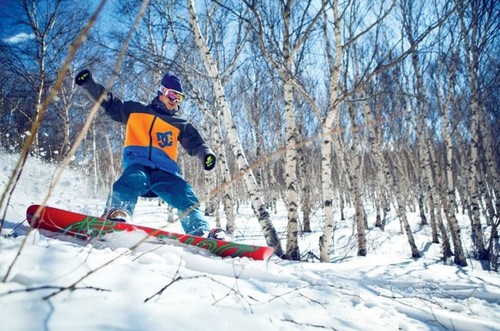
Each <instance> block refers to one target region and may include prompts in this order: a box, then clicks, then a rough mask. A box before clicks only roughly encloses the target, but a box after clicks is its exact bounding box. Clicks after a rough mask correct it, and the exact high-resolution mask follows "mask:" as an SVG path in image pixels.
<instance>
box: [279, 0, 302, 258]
mask: <svg viewBox="0 0 500 331" xmlns="http://www.w3.org/2000/svg"><path fill="white" fill-rule="evenodd" d="M292 2H293V0H287V2H286V4H285V7H284V10H283V46H282V47H283V58H284V60H285V72H286V73H287V75H286V76H285V77H286V78H287V79H286V80H285V81H284V84H283V96H284V101H285V118H286V126H285V135H286V137H285V139H286V153H285V185H286V201H287V209H288V222H287V243H286V258H287V259H289V260H300V251H299V240H298V232H299V225H298V223H299V213H298V210H297V208H298V190H297V126H296V123H295V107H294V106H293V85H292V83H291V77H290V76H289V75H288V74H289V73H291V72H292V66H293V60H294V59H293V54H291V49H290V33H291V32H290V24H291V22H290V15H291V9H292V8H291V7H292Z"/></svg>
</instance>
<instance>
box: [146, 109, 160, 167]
mask: <svg viewBox="0 0 500 331" xmlns="http://www.w3.org/2000/svg"><path fill="white" fill-rule="evenodd" d="M157 118H158V116H155V117H153V121H152V122H151V126H150V127H149V156H148V159H149V161H153V160H152V159H151V154H152V153H153V136H152V135H151V133H152V132H153V126H154V125H155V122H156V119H157Z"/></svg>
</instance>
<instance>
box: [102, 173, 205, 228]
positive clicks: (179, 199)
mask: <svg viewBox="0 0 500 331" xmlns="http://www.w3.org/2000/svg"><path fill="white" fill-rule="evenodd" d="M148 192H149V193H151V192H153V193H154V194H156V195H157V196H158V197H160V198H161V199H163V200H164V201H165V202H166V203H168V204H169V205H170V206H172V207H173V208H176V209H177V210H178V211H179V214H180V215H183V216H184V217H182V218H181V224H182V228H183V229H184V232H185V233H187V234H199V232H200V231H208V230H209V226H208V222H207V221H206V220H205V218H204V216H203V214H202V212H201V210H200V208H199V200H198V198H197V196H196V194H195V193H194V191H193V188H192V187H191V185H189V183H188V182H187V181H186V180H185V179H184V178H182V177H180V176H176V175H174V174H171V173H168V172H165V171H163V170H159V169H152V168H149V167H145V166H143V165H140V164H134V165H131V166H129V167H127V168H126V169H125V171H124V172H123V174H122V175H121V176H120V178H118V180H117V181H116V182H115V183H114V184H113V191H112V192H111V195H110V197H109V200H108V202H109V203H108V205H109V204H110V208H124V209H126V210H128V211H129V212H130V214H131V215H132V214H133V212H134V208H135V205H136V204H137V199H138V197H139V196H142V195H146V194H147V193H148Z"/></svg>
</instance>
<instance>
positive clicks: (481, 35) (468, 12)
mask: <svg viewBox="0 0 500 331" xmlns="http://www.w3.org/2000/svg"><path fill="white" fill-rule="evenodd" d="M456 4H457V13H458V16H459V21H460V30H461V37H462V39H463V45H464V50H465V56H464V60H465V64H466V67H467V79H468V83H469V88H470V95H471V99H470V109H471V122H470V135H471V138H470V139H471V149H470V156H469V177H468V188H469V191H470V197H469V199H470V200H469V203H470V210H471V213H472V215H471V222H472V228H473V241H474V243H475V246H476V250H477V255H478V258H479V259H480V260H488V259H489V256H488V251H487V250H486V248H485V245H484V238H483V231H482V225H481V219H480V205H479V203H480V200H481V198H482V197H481V192H483V191H485V188H484V185H485V182H484V181H482V180H481V175H480V174H479V172H480V169H479V168H480V162H479V153H480V148H481V147H482V146H480V144H481V143H480V141H479V136H480V134H479V127H480V118H481V115H482V112H483V110H482V107H481V100H480V98H481V88H480V82H479V78H478V70H479V69H478V68H479V66H480V63H479V61H480V56H481V53H482V52H483V50H482V47H484V46H482V45H484V43H485V42H486V38H489V37H490V36H489V35H488V33H489V29H491V28H492V26H491V25H489V24H488V23H487V22H488V21H489V19H488V18H489V17H491V16H490V15H492V16H493V17H492V19H493V20H496V19H498V15H497V14H496V15H493V14H491V13H490V12H487V11H485V12H482V10H483V8H481V6H482V4H479V3H472V4H469V3H464V1H461V0H457V1H456ZM485 5H486V4H485ZM487 7H489V5H488V6H485V7H484V8H487ZM480 16H483V17H480ZM466 19H469V20H470V24H467V22H466ZM483 22H486V24H485V25H483ZM494 24H495V23H494ZM493 26H494V25H493ZM482 134H483V135H488V131H486V132H482ZM494 173H496V172H495V171H493V174H494ZM497 182H498V181H497V180H495V179H493V185H497ZM495 189H498V185H497V187H496V188H495ZM498 192H499V191H497V193H498ZM497 198H498V196H497Z"/></svg>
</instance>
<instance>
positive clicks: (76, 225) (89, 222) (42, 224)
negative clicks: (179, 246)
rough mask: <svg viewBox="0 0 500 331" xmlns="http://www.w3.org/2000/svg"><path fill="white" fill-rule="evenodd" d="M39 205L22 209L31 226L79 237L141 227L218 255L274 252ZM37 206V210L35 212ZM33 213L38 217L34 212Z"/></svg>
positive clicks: (256, 256)
mask: <svg viewBox="0 0 500 331" xmlns="http://www.w3.org/2000/svg"><path fill="white" fill-rule="evenodd" d="M40 208H41V206H40V205H32V206H30V207H29V208H28V210H27V211H26V217H27V219H28V222H29V223H30V225H31V226H32V227H34V228H40V229H44V230H49V231H53V232H60V233H64V234H68V235H72V236H75V237H78V238H83V239H89V238H93V237H101V236H103V235H105V234H106V233H112V232H119V231H137V230H141V231H144V232H146V233H147V234H148V235H150V236H153V237H157V238H158V239H162V240H165V239H173V240H178V241H179V242H181V243H183V244H186V245H192V246H196V247H201V248H203V249H206V250H208V251H209V252H211V253H212V254H214V255H217V256H221V257H228V256H229V257H248V258H252V259H254V260H266V259H268V258H269V257H271V255H272V254H273V252H274V249H273V248H271V247H267V246H254V245H247V244H240V243H234V242H229V241H224V240H214V239H207V238H203V237H196V236H191V235H187V234H180V233H173V232H169V231H164V230H160V229H154V228H149V227H146V226H142V225H134V224H130V223H123V222H113V221H109V220H106V219H103V218H100V217H95V216H89V215H84V214H78V213H74V212H71V211H67V210H63V209H57V208H53V207H48V206H46V207H43V208H42V209H40ZM39 209H40V211H38V210H39ZM37 212H38V213H39V216H37V215H36V213H37Z"/></svg>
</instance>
